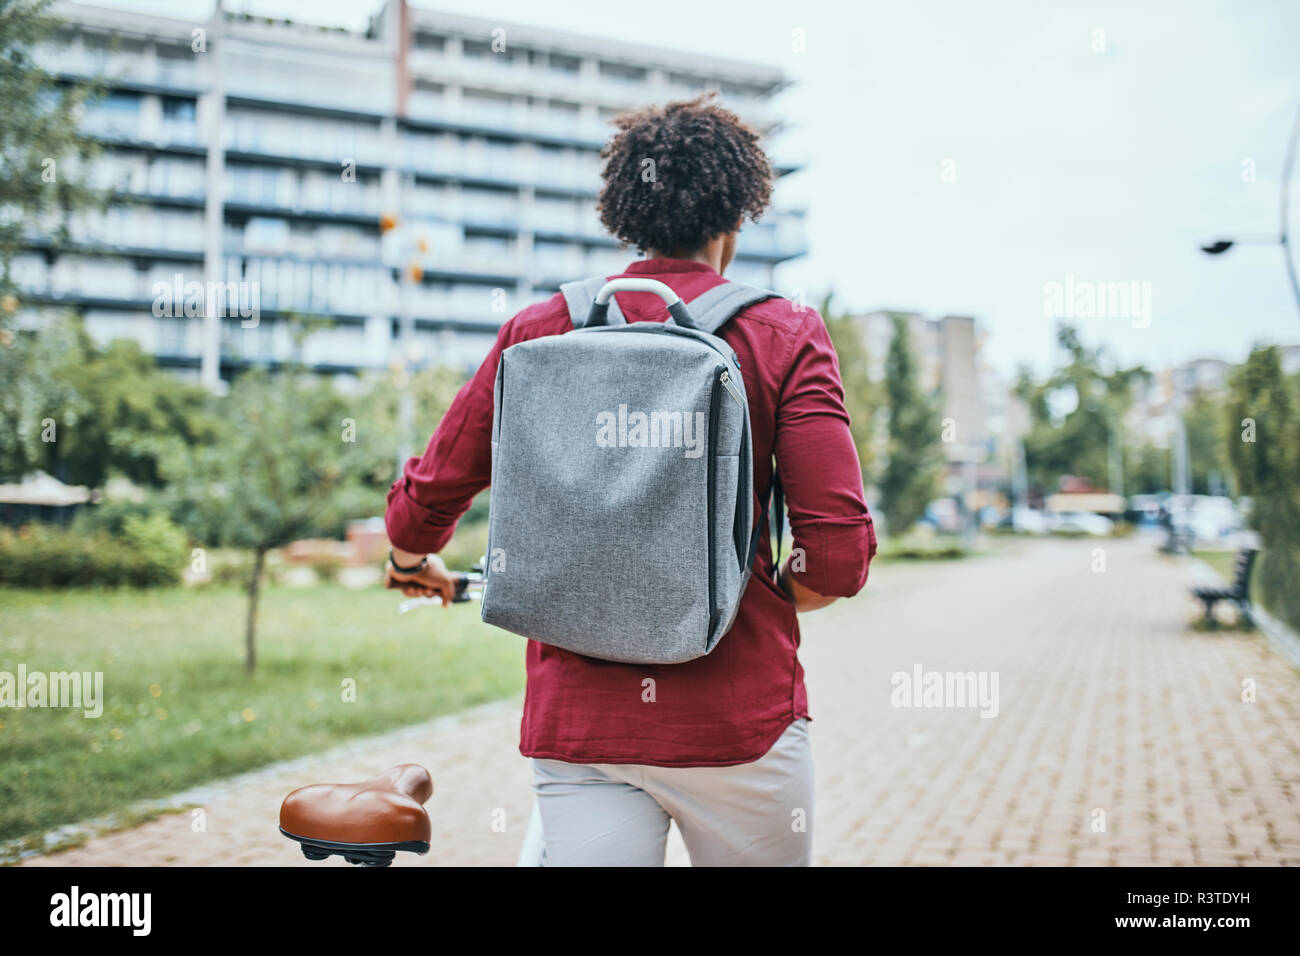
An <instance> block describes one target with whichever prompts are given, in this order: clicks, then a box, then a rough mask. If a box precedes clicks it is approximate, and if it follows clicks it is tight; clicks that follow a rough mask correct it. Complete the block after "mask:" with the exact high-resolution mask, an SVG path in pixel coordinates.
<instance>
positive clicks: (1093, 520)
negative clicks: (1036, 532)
mask: <svg viewBox="0 0 1300 956" xmlns="http://www.w3.org/2000/svg"><path fill="white" fill-rule="evenodd" d="M1046 517H1047V530H1048V531H1052V532H1055V533H1057V534H1091V535H1097V536H1099V537H1100V536H1105V535H1108V534H1110V533H1111V531H1113V530H1114V529H1115V522H1113V521H1111V520H1110V519H1109V518H1107V517H1106V516H1105V515H1095V514H1092V513H1091V512H1087V511H1062V512H1059V513H1058V512H1048V514H1047V516H1046Z"/></svg>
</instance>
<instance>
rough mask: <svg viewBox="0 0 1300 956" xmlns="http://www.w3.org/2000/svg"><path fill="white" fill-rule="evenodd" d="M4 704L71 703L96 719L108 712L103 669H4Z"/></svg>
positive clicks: (0, 694)
mask: <svg viewBox="0 0 1300 956" xmlns="http://www.w3.org/2000/svg"><path fill="white" fill-rule="evenodd" d="M0 707H12V708H15V709H20V708H24V707H71V708H80V709H81V710H83V711H84V714H83V716H85V717H86V718H88V719H93V718H96V717H99V716H101V715H102V714H103V713H104V672H103V671H94V672H91V671H71V672H68V671H50V672H49V673H48V674H47V673H45V672H43V671H34V672H33V673H30V674H29V673H27V665H26V664H19V665H18V673H17V674H14V673H11V672H10V671H0Z"/></svg>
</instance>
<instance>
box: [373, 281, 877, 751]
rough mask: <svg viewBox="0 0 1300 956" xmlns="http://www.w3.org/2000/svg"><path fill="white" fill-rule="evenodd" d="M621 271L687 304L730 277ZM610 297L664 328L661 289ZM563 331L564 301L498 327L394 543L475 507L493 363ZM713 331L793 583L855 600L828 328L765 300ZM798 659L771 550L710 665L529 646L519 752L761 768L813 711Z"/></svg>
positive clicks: (848, 483) (860, 506) (393, 534)
mask: <svg viewBox="0 0 1300 956" xmlns="http://www.w3.org/2000/svg"><path fill="white" fill-rule="evenodd" d="M623 275H626V276H653V277H654V278H656V279H658V280H660V281H661V282H664V283H666V284H667V285H669V286H671V287H672V289H673V291H675V292H676V293H677V294H678V295H679V296H681V298H682V299H683V300H684V301H686V302H687V303H688V304H689V302H690V301H691V299H693V298H694V297H695V296H697V295H699V294H700V293H702V292H704V291H705V290H707V289H710V288H712V287H713V286H715V285H717V284H718V283H719V282H721V281H723V280H722V278H721V277H720V276H719V275H718V273H717V272H715V271H714V270H713V269H712V268H710V267H709V266H708V265H705V264H704V263H700V262H694V261H689V260H681V259H646V260H642V261H639V262H634V263H633V264H632V265H631V266H630V267H629V268H628V270H627V272H625V273H623ZM617 300H618V304H619V307H620V308H621V309H622V311H623V314H624V315H625V316H626V317H627V318H628V321H663V320H664V319H665V318H666V317H667V312H666V311H665V310H664V306H663V300H662V299H660V298H659V297H658V296H657V295H655V294H654V293H651V292H620V293H618V295H617ZM572 327H573V326H572V321H571V320H570V318H569V311H568V308H567V306H566V305H565V302H564V298H563V296H561V295H559V294H558V293H557V294H556V295H554V296H552V297H551V298H550V299H548V300H546V301H545V302H540V303H538V304H536V305H532V306H529V307H528V308H526V309H524V310H523V311H522V312H520V313H519V314H518V315H516V316H515V317H514V318H512V319H510V320H509V321H508V322H506V323H505V324H504V325H503V326H502V327H501V331H500V333H499V334H498V336H497V341H496V344H495V345H494V346H493V347H492V350H491V351H490V352H489V353H488V356H487V358H486V359H484V360H483V364H482V366H481V367H480V368H479V370H478V372H477V373H476V374H475V375H474V377H473V378H472V379H471V380H470V381H469V382H468V383H467V384H466V385H465V387H464V388H462V389H461V391H460V393H459V394H458V395H457V396H456V399H455V401H454V402H452V405H451V408H450V409H448V411H447V414H446V416H445V417H444V418H443V420H442V423H441V424H440V425H439V426H438V429H437V431H435V432H434V433H433V437H432V438H431V439H430V440H429V447H428V448H427V449H426V450H425V452H424V455H423V456H422V457H419V458H412V459H411V460H410V461H408V462H407V463H406V467H405V469H404V473H403V475H402V477H401V478H399V479H398V480H397V481H396V482H395V483H394V484H393V487H392V490H391V491H390V492H389V494H388V511H387V516H386V520H387V526H388V537H389V539H390V540H391V541H392V543H393V544H394V545H395V546H396V547H399V548H401V549H403V550H405V551H415V552H437V551H439V550H441V549H442V548H443V547H445V546H446V544H447V542H448V541H449V540H450V539H451V536H452V532H453V531H454V530H455V528H456V522H457V521H458V520H459V519H460V516H461V515H463V514H464V513H465V511H466V510H467V509H468V508H469V505H470V502H471V501H472V500H473V498H474V496H475V495H476V494H478V493H479V492H480V491H482V490H483V489H484V488H486V487H488V485H489V483H490V479H491V474H492V451H491V433H492V391H493V382H494V381H495V378H496V371H497V360H498V358H499V356H500V355H501V352H502V351H503V350H505V349H507V348H509V347H510V346H511V345H514V344H515V343H516V342H523V341H525V340H528V339H533V338H538V337H539V336H543V335H562V334H563V333H565V332H567V331H569V330H570V329H571V328H572ZM720 334H721V337H722V338H723V339H725V340H726V341H727V343H728V344H729V345H730V346H731V347H732V348H733V349H734V350H735V352H736V354H737V355H738V356H739V357H740V371H741V375H742V376H743V377H744V380H745V389H746V392H747V393H748V396H749V409H750V419H751V422H752V425H751V427H752V432H753V447H754V488H755V491H756V492H757V494H758V501H759V502H762V501H765V500H767V494H768V490H769V488H770V486H771V479H772V471H771V460H772V456H773V454H775V456H776V461H777V466H778V468H779V469H780V473H781V480H782V484H783V485H784V487H785V494H786V506H787V509H788V513H789V523H790V532H791V535H792V537H793V545H794V547H795V548H801V549H803V552H804V563H803V567H804V569H803V570H800V571H795V572H793V574H794V577H795V578H796V579H797V580H798V581H799V582H800V583H802V584H804V585H806V586H807V587H809V588H811V589H812V590H813V591H816V592H817V593H818V594H823V595H826V596H832V595H836V596H850V595H853V594H856V593H857V592H858V590H859V589H861V587H862V586H863V584H864V583H866V579H867V566H868V564H869V563H870V561H871V558H872V557H873V556H874V555H875V553H876V536H875V531H874V530H873V528H872V524H871V516H870V515H869V514H868V512H867V506H866V502H865V500H864V499H863V494H862V472H861V466H860V464H859V462H858V454H857V450H856V449H855V447H854V445H853V440H852V438H851V436H850V434H849V416H848V413H847V412H846V411H845V409H844V388H843V385H842V384H841V381H840V372H839V363H838V361H837V359H836V356H835V350H834V348H833V347H832V345H831V341H830V336H829V334H828V333H827V331H826V325H825V323H824V322H823V321H822V317H821V316H820V315H819V314H818V313H817V312H816V311H815V310H813V309H810V308H807V307H802V308H801V307H799V306H796V305H795V304H794V303H792V302H789V301H787V300H785V299H769V300H767V301H765V302H760V303H758V304H756V305H752V306H750V307H749V308H747V309H745V310H743V311H742V312H741V313H740V314H739V315H737V316H735V317H734V318H732V320H731V321H730V322H728V323H727V324H726V325H725V326H724V327H723V328H722V331H721V333H720ZM798 648H799V622H798V620H797V619H796V617H795V611H794V605H793V604H792V603H791V602H790V600H789V598H787V597H786V595H785V593H784V592H782V591H781V590H780V588H778V587H777V586H776V585H775V584H774V583H773V581H772V555H771V547H770V543H769V542H768V541H767V540H765V539H764V540H763V541H762V542H761V543H760V545H759V549H758V558H757V561H756V563H755V567H754V574H753V577H752V578H751V579H750V582H749V587H748V588H747V589H746V591H745V594H744V596H743V598H742V599H741V602H740V609H739V611H738V613H737V615H736V621H735V624H734V625H733V626H732V629H731V630H730V631H729V632H728V633H727V634H726V635H725V636H724V637H723V638H722V639H721V641H719V643H718V645H717V647H716V648H715V649H714V650H713V652H712V653H711V654H709V655H708V656H706V657H701V658H699V659H697V660H694V661H690V662H688V663H685V664H674V665H670V666H660V667H655V666H648V665H644V664H616V663H611V662H607V661H599V660H594V659H592V658H589V657H583V656H581V655H578V654H573V653H571V652H569V651H564V650H560V649H559V648H556V647H552V646H550V645H547V644H541V643H538V642H537V641H529V642H528V650H527V669H528V689H527V693H526V696H525V698H524V714H523V721H522V727H521V731H522V732H521V741H520V746H519V749H520V752H521V753H523V754H524V755H525V756H528V757H549V758H553V759H558V760H566V761H569V762H572V763H637V764H650V765H653V766H661V767H700V766H722V765H726V764H738V763H748V762H749V761H752V760H757V759H758V758H759V757H761V756H763V754H765V753H767V751H768V749H769V748H770V747H771V746H772V744H774V743H775V742H776V740H777V738H778V737H780V736H781V733H782V732H783V731H784V730H785V729H786V728H787V727H788V726H789V725H790V724H791V723H792V722H793V721H795V720H796V719H798V718H800V717H805V716H808V697H807V693H806V692H805V690H804V682H803V668H802V667H801V666H800V664H799V658H798ZM646 678H652V679H653V680H654V685H653V697H654V700H653V702H651V701H649V700H647V699H645V698H647V697H649V696H650V695H649V692H648V690H647V688H646V685H645V684H644V683H643V682H644V681H645V680H646Z"/></svg>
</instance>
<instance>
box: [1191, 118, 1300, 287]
mask: <svg viewBox="0 0 1300 956" xmlns="http://www.w3.org/2000/svg"><path fill="white" fill-rule="evenodd" d="M1297 141H1300V109H1298V110H1296V115H1295V122H1294V124H1292V127H1291V138H1290V139H1289V140H1288V141H1287V145H1286V156H1285V157H1283V159H1282V188H1281V190H1280V196H1281V199H1280V208H1279V211H1278V234H1277V235H1276V236H1242V237H1240V238H1236V239H1216V240H1215V241H1214V242H1211V243H1208V244H1206V245H1203V246H1201V251H1202V252H1204V253H1205V254H1206V255H1211V256H1221V255H1223V254H1224V253H1225V252H1227V251H1228V250H1229V249H1231V248H1232V247H1233V246H1237V245H1274V244H1276V245H1280V246H1281V247H1282V261H1283V262H1285V263H1286V274H1287V278H1289V279H1290V280H1291V294H1292V295H1293V296H1295V304H1296V309H1297V310H1300V278H1297V276H1296V266H1295V261H1294V260H1293V259H1292V258H1291V231H1290V228H1289V222H1288V220H1289V218H1290V216H1289V213H1290V211H1291V210H1290V207H1291V178H1292V173H1293V172H1294V170H1295V154H1296V144H1297Z"/></svg>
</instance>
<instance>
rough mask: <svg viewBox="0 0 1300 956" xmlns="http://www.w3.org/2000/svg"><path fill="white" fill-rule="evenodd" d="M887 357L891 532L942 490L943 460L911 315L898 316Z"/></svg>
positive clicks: (884, 498) (885, 492)
mask: <svg viewBox="0 0 1300 956" xmlns="http://www.w3.org/2000/svg"><path fill="white" fill-rule="evenodd" d="M893 326H894V335H893V338H892V339H891V340H890V343H889V352H888V355H887V356H886V359H885V399H886V401H887V402H888V405H889V443H888V453H889V460H888V462H887V463H886V465H885V470H884V474H883V475H882V476H881V479H880V497H881V510H882V511H883V512H884V515H885V520H886V522H887V524H888V528H889V531H890V533H891V534H894V535H902V534H905V533H906V532H907V531H908V530H909V529H910V528H911V527H912V525H914V524H915V523H916V522H917V520H918V519H919V518H920V517H921V516H922V515H923V514H925V507H926V505H928V504H929V503H930V502H931V501H932V500H933V499H934V498H935V497H936V496H937V495H938V492H939V477H940V474H941V467H942V464H943V451H942V445H941V443H940V431H939V411H938V408H937V407H936V405H935V403H934V401H933V400H932V399H931V398H930V397H929V396H927V395H925V394H924V393H923V392H922V390H921V385H920V382H919V380H918V373H917V368H916V359H915V356H914V354H913V352H912V346H911V342H910V341H909V338H910V336H909V335H908V330H907V321H906V319H905V318H904V317H903V316H899V315H895V316H893Z"/></svg>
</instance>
